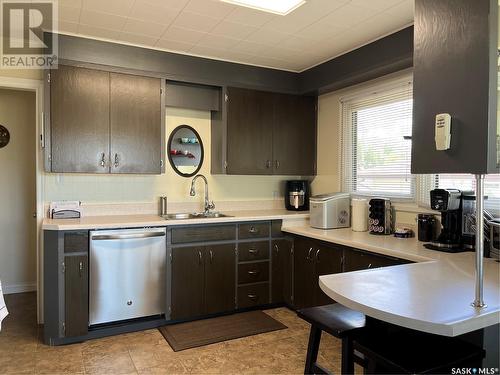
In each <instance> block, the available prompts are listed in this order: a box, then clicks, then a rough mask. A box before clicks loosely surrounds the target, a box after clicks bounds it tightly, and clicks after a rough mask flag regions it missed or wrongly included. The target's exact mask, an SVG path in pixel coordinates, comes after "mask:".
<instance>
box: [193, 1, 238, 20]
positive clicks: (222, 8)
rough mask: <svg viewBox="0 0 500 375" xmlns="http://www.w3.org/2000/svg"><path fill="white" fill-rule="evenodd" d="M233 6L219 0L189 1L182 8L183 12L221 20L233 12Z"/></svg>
mask: <svg viewBox="0 0 500 375" xmlns="http://www.w3.org/2000/svg"><path fill="white" fill-rule="evenodd" d="M234 8H235V6H234V5H231V4H228V3H223V2H222V1H219V0H190V1H189V3H188V4H187V5H186V7H185V8H184V11H188V12H195V13H198V14H203V15H204V16H210V17H213V18H218V19H223V18H224V17H226V16H227V15H228V14H229V13H230V12H232V11H233V10H234Z"/></svg>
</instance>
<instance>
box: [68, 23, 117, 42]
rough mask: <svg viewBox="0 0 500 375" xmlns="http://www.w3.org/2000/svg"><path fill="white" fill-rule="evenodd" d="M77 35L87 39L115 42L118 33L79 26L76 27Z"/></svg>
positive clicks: (99, 28)
mask: <svg viewBox="0 0 500 375" xmlns="http://www.w3.org/2000/svg"><path fill="white" fill-rule="evenodd" d="M78 34H81V35H84V36H87V37H95V38H102V39H113V40H117V38H118V35H119V34H120V32H119V31H117V30H109V29H104V28H102V27H95V26H89V25H80V26H78Z"/></svg>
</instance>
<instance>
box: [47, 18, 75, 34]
mask: <svg viewBox="0 0 500 375" xmlns="http://www.w3.org/2000/svg"><path fill="white" fill-rule="evenodd" d="M52 31H54V32H60V33H62V34H65V33H70V34H76V33H78V23H73V22H65V21H59V22H57V30H52Z"/></svg>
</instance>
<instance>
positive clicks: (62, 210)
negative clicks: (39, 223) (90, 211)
mask: <svg viewBox="0 0 500 375" xmlns="http://www.w3.org/2000/svg"><path fill="white" fill-rule="evenodd" d="M49 217H50V218H51V219H79V218H80V217H82V209H81V202H79V201H59V202H50V205H49Z"/></svg>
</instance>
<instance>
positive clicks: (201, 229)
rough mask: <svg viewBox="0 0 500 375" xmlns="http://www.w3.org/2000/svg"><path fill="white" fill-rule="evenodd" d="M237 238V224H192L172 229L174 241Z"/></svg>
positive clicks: (187, 241)
mask: <svg viewBox="0 0 500 375" xmlns="http://www.w3.org/2000/svg"><path fill="white" fill-rule="evenodd" d="M234 239H236V226H235V225H213V226H212V225H210V226H190V227H186V228H173V229H172V243H190V242H201V241H227V240H234Z"/></svg>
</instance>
